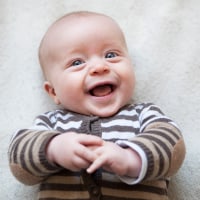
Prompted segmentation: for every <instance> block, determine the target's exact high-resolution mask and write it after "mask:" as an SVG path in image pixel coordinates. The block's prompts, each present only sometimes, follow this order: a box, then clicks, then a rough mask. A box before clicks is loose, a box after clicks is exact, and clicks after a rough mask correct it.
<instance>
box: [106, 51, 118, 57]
mask: <svg viewBox="0 0 200 200" xmlns="http://www.w3.org/2000/svg"><path fill="white" fill-rule="evenodd" d="M116 56H117V53H115V52H109V53H107V54H106V56H105V58H114V57H116Z"/></svg>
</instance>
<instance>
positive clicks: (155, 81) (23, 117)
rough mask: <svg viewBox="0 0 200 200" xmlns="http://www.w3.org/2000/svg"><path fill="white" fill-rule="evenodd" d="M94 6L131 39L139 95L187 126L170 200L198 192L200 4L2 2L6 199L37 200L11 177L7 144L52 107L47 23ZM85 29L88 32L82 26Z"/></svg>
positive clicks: (0, 142)
mask: <svg viewBox="0 0 200 200" xmlns="http://www.w3.org/2000/svg"><path fill="white" fill-rule="evenodd" d="M76 10H90V11H97V12H102V13H105V14H107V15H109V16H111V17H113V18H114V19H115V20H116V21H118V23H119V24H120V26H121V27H122V29H123V30H124V33H125V35H126V38H127V43H128V47H129V51H130V55H131V57H132V60H133V63H134V69H135V73H136V77H137V85H136V90H135V95H134V99H135V100H136V101H137V102H153V103H155V104H157V105H159V106H160V107H161V108H162V110H163V111H164V112H165V114H167V115H168V116H170V117H171V118H172V119H174V120H175V121H176V122H177V123H178V124H179V126H180V127H181V129H182V132H183V136H184V138H185V143H186V148H187V154H186V158H185V161H184V163H183V166H182V168H181V169H180V170H179V172H178V173H177V174H176V175H175V176H174V177H173V178H172V181H171V183H170V188H169V194H170V199H171V200H198V199H199V197H200V147H199V146H200V139H199V138H200V137H199V135H198V134H200V1H199V0H162V1H161V0H151V1H148V0H124V1H122V0H99V1H94V0H71V1H70V0H34V1H31V0H18V1H16V0H6V1H3V0H1V1H0V111H1V112H0V124H1V129H0V180H1V186H0V199H2V200H13V199H15V200H27V199H28V200H35V199H36V195H35V193H36V190H37V186H34V187H28V186H24V185H22V184H21V183H19V182H17V181H16V180H15V178H14V177H13V176H12V175H11V173H10V171H9V167H8V161H7V149H8V144H9V140H10V138H11V136H12V134H13V132H14V131H15V130H16V129H18V128H25V127H29V126H30V125H31V123H32V121H33V119H34V117H35V116H36V115H38V114H40V113H43V112H45V111H48V110H51V109H52V108H54V105H53V103H52V102H51V100H50V99H49V98H48V97H47V95H46V94H45V92H44V91H43V88H42V83H43V78H42V74H41V71H40V67H39V63H38V58H37V50H38V45H39V42H40V40H41V38H42V36H43V34H44V32H45V31H46V29H47V27H48V26H49V25H50V24H51V23H52V22H53V21H54V20H56V19H57V18H58V17H60V16H62V15H63V14H65V13H67V12H71V11H76ZM83 31H84V30H83Z"/></svg>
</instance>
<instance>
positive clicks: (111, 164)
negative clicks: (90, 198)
mask: <svg viewBox="0 0 200 200" xmlns="http://www.w3.org/2000/svg"><path fill="white" fill-rule="evenodd" d="M93 151H94V152H95V153H96V154H97V157H95V158H96V159H95V160H94V161H93V163H92V164H91V165H90V166H89V167H88V168H87V172H88V173H93V172H94V171H95V170H97V169H98V168H100V167H103V168H104V169H105V170H107V171H110V172H113V173H115V174H118V175H120V176H124V175H126V176H130V177H137V176H138V175H139V173H140V170H141V159H140V157H139V155H138V154H137V153H136V152H135V151H133V150H132V149H129V148H126V149H124V148H122V147H120V146H119V145H117V144H115V143H112V142H105V141H104V143H103V145H102V146H97V147H95V149H93Z"/></svg>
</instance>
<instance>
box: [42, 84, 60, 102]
mask: <svg viewBox="0 0 200 200" xmlns="http://www.w3.org/2000/svg"><path fill="white" fill-rule="evenodd" d="M44 89H45V91H46V92H47V93H48V95H49V96H50V97H51V98H52V99H53V101H54V102H55V103H56V104H57V105H59V104H60V101H59V99H58V97H57V95H56V92H55V89H54V88H53V86H52V85H51V83H49V82H48V81H45V82H44Z"/></svg>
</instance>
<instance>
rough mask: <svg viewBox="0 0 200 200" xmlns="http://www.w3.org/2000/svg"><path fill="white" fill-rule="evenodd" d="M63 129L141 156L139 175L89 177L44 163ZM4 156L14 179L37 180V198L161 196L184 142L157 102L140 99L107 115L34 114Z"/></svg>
mask: <svg viewBox="0 0 200 200" xmlns="http://www.w3.org/2000/svg"><path fill="white" fill-rule="evenodd" d="M69 131H74V132H76V133H85V134H93V135H97V136H99V137H101V138H103V139H104V140H106V141H112V142H116V143H117V144H118V145H120V146H121V147H122V148H126V147H129V148H132V149H133V150H135V151H137V152H138V154H139V155H140V157H141V159H142V169H141V173H140V175H139V177H138V178H135V179H134V178H131V177H125V176H124V177H119V176H117V175H115V174H112V173H109V172H107V171H105V170H103V169H99V170H97V171H96V172H95V173H93V174H91V175H89V174H87V173H86V172H85V171H84V170H83V171H78V172H71V171H69V170H67V169H63V168H62V167H60V166H58V165H56V164H54V163H51V162H49V161H48V160H47V159H46V155H45V149H46V146H47V144H48V142H49V141H50V140H51V139H52V137H54V136H56V135H58V134H62V133H64V132H69ZM8 154H9V162H10V168H11V171H12V173H13V174H14V176H15V177H16V178H17V179H18V180H19V181H21V182H22V183H24V184H28V185H33V184H37V183H40V188H39V197H38V199H40V200H47V199H48V200H59V199H62V200H69V199H70V200H89V199H92V200H97V199H101V200H120V199H123V200H136V199H137V200H147V199H148V200H167V199H168V195H167V186H168V180H169V177H170V176H172V175H173V174H174V173H176V172H177V170H178V169H179V168H180V166H181V164H182V162H183V160H184V156H185V146H184V142H183V138H182V135H181V133H180V130H179V129H178V128H177V126H176V124H175V123H174V122H173V121H172V120H170V119H169V118H168V117H166V116H165V115H164V114H163V113H162V111H161V110H160V109H159V108H158V107H157V106H155V105H154V104H151V103H146V104H134V105H133V104H130V105H127V106H125V107H124V108H122V109H120V110H119V112H118V113H116V114H115V115H114V116H111V117H108V118H100V117H97V116H85V115H81V114H77V113H73V112H70V111H67V110H56V111H51V112H47V113H45V114H42V115H40V116H38V117H37V118H36V120H35V123H34V126H33V127H31V128H29V129H22V130H19V131H17V133H16V134H15V135H14V136H13V138H12V141H11V143H10V146H9V152H8ZM125 159H126V158H125ZM122 162H123V161H122Z"/></svg>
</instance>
